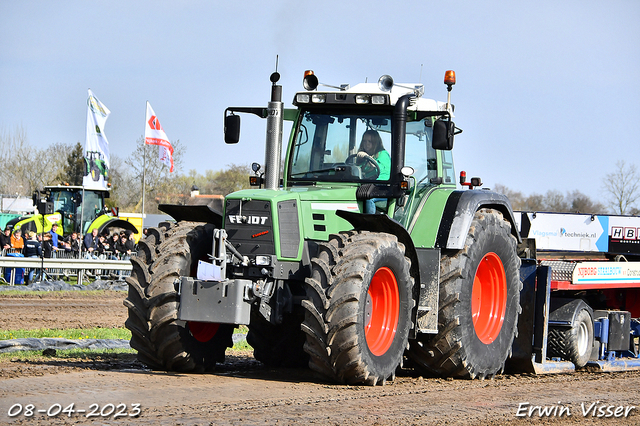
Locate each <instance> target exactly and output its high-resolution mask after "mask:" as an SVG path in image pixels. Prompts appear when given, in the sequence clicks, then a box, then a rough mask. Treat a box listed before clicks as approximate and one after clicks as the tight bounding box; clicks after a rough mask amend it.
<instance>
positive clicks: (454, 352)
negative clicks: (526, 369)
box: [407, 209, 522, 379]
mask: <svg viewBox="0 0 640 426" xmlns="http://www.w3.org/2000/svg"><path fill="white" fill-rule="evenodd" d="M516 245H517V244H516V239H515V237H514V236H513V235H512V234H511V226H510V224H509V222H507V221H506V220H505V219H504V218H503V216H502V214H501V213H500V212H498V211H496V210H492V209H481V210H479V211H477V212H476V214H475V216H474V219H473V221H472V222H471V226H470V229H469V233H468V235H467V238H466V241H465V247H464V248H463V249H462V250H460V251H458V252H456V253H453V254H451V255H444V256H442V259H441V262H440V302H439V314H438V330H439V332H438V334H436V335H428V334H421V335H419V336H418V338H417V339H416V340H414V341H412V342H411V347H410V350H409V351H408V353H407V355H408V356H409V358H410V359H411V360H412V361H413V362H414V364H415V365H416V366H417V367H418V368H419V369H422V370H424V371H426V372H427V373H430V374H435V375H438V376H445V377H449V376H451V377H459V378H470V379H474V378H479V379H484V378H490V377H493V376H494V375H496V374H498V373H500V372H502V370H503V369H504V363H505V361H506V359H507V358H508V357H509V356H510V355H511V345H512V343H513V339H514V337H515V334H516V330H517V322H518V315H519V313H520V311H521V308H520V290H521V288H522V283H521V282H520V277H519V269H520V259H519V258H518V256H517V252H516Z"/></svg>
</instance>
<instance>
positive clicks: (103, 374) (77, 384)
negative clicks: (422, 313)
mask: <svg viewBox="0 0 640 426" xmlns="http://www.w3.org/2000/svg"><path fill="white" fill-rule="evenodd" d="M113 293H114V294H100V295H96V296H88V295H75V294H74V295H72V296H67V298H66V297H64V296H61V295H41V296H36V295H30V296H29V297H0V311H1V312H2V321H4V322H3V323H2V324H4V325H3V326H2V328H4V329H7V327H8V325H7V324H10V325H11V326H12V327H14V326H15V328H41V327H48V326H51V325H49V324H50V323H51V321H50V320H52V319H54V322H55V321H59V322H60V324H63V325H65V324H68V326H75V325H73V324H84V326H85V327H89V326H92V327H93V326H101V325H100V324H105V325H103V326H110V327H113V326H122V324H123V323H124V320H125V319H126V309H124V307H123V306H122V299H124V294H123V293H117V292H113ZM22 302H24V304H23V305H22V309H21V308H20V306H21V303H22ZM91 307H93V308H94V309H91ZM38 309H42V311H41V312H34V310H36V311H37V310H38ZM96 311H97V312H96ZM5 312H11V317H12V318H10V319H7V318H6V316H5ZM65 312H66V314H65ZM23 317H24V318H25V319H24V323H23V324H21V323H20V318H23ZM38 318H40V320H38ZM118 321H120V322H119V323H118ZM60 324H58V327H60V326H61V325H60ZM106 324H110V325H106ZM65 326H67V325H65ZM597 401H600V402H597ZM71 403H74V409H75V410H82V409H89V410H90V409H91V405H92V404H97V408H98V414H97V416H96V417H94V418H87V413H78V412H76V413H74V414H73V415H72V416H71V417H65V416H63V415H62V414H59V415H57V416H48V415H47V413H46V410H48V409H51V410H52V411H51V412H55V410H56V409H57V406H56V404H61V407H67V406H68V405H69V404H71ZM525 403H529V405H523V404H525ZM593 403H596V406H595V408H596V409H597V408H599V407H600V406H604V408H603V413H604V414H605V415H606V414H607V412H606V408H607V407H608V406H613V408H612V409H611V412H612V413H615V409H616V408H617V407H618V406H621V407H623V412H624V410H625V409H629V411H628V415H627V416H626V417H625V416H621V417H619V418H606V417H602V418H598V417H593V416H591V415H590V414H591V412H590V413H589V415H587V416H586V417H585V416H584V415H583V407H584V409H587V408H589V407H590V406H591V405H592V404H593ZM16 404H20V405H21V406H22V407H23V409H24V407H26V406H27V405H28V404H33V405H34V406H35V410H36V412H35V413H34V414H33V416H30V417H27V416H25V415H24V413H21V414H19V415H15V416H13V417H9V416H8V413H9V410H10V409H11V408H12V407H13V410H14V413H15V412H16V410H17V409H18V407H19V406H18V405H16ZM108 404H114V407H116V406H118V405H119V404H125V405H121V406H120V408H121V412H122V413H123V414H131V413H132V412H133V411H132V410H133V406H132V404H140V410H141V412H140V414H139V416H138V417H135V418H129V417H118V418H116V419H114V416H113V414H112V415H104V416H102V415H100V413H99V411H100V410H102V411H103V413H108V412H109V411H110V409H111V407H110V406H109V405H108ZM535 406H538V407H541V408H540V409H546V410H548V413H549V414H548V415H543V416H542V417H540V415H539V412H540V411H539V409H536V408H533V410H534V411H533V413H532V415H531V417H529V416H528V414H529V410H530V409H532V407H535ZM519 407H520V409H521V411H520V413H521V414H522V413H525V416H518V415H517V414H518V409H519ZM554 407H557V408H554ZM630 407H636V408H630ZM95 408H96V406H94V407H93V409H95ZM39 409H42V410H45V411H44V412H42V413H38V412H37V410H39ZM554 409H555V412H554ZM536 410H538V411H536ZM558 413H562V414H563V415H562V416H558V415H557V414H558ZM567 413H570V414H571V415H570V416H567ZM554 414H555V415H554ZM595 414H596V416H597V414H598V412H597V411H596V413H595ZM94 421H95V422H96V423H98V424H149V425H156V424H166V425H173V424H216V425H217V424H242V425H247V424H249V425H252V424H256V425H257V424H260V425H264V424H308V423H313V424H329V425H413V424H424V425H436V424H438V425H441V424H453V425H457V424H460V425H502V424H606V425H610V424H611V425H612V424H615V425H619V424H621V425H637V424H640V372H631V373H608V374H603V373H587V372H578V373H574V374H568V375H553V376H537V377H536V376H529V375H506V376H498V377H497V378H495V379H494V380H485V381H479V380H473V381H472V380H443V379H434V378H423V377H421V376H418V375H417V374H416V373H415V372H413V371H412V370H411V369H406V370H403V371H402V372H401V373H400V374H399V375H398V377H397V378H396V380H395V381H394V382H392V383H389V384H387V385H386V386H377V387H368V386H344V385H334V384H331V383H326V382H323V381H322V380H321V379H318V378H317V377H316V376H315V375H314V374H313V372H311V371H310V370H308V369H270V368H266V367H264V366H263V365H262V364H260V363H258V362H257V361H255V360H254V359H253V357H252V356H251V355H250V354H249V353H234V354H232V355H228V356H227V362H226V363H225V364H223V365H220V366H218V367H217V368H216V371H214V372H213V373H209V374H174V373H165V372H154V371H150V370H148V369H146V368H145V367H144V366H143V365H142V364H140V363H139V362H138V361H137V360H136V359H135V356H134V355H130V354H124V355H118V356H114V355H105V356H102V357H99V358H96V359H92V360H88V359H69V358H56V357H53V358H41V359H39V360H34V361H29V362H26V361H21V360H20V359H19V358H18V357H16V358H13V359H10V360H7V361H5V362H2V363H0V424H29V425H44V424H89V423H91V422H94Z"/></svg>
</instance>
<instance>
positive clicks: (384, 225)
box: [336, 210, 419, 278]
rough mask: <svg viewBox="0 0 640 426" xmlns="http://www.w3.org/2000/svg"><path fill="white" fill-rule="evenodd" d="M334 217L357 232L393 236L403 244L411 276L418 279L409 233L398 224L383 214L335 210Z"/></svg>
mask: <svg viewBox="0 0 640 426" xmlns="http://www.w3.org/2000/svg"><path fill="white" fill-rule="evenodd" d="M336 216H338V217H341V218H342V219H344V220H346V221H347V222H349V223H350V224H351V226H353V228H354V229H356V230H359V231H371V232H384V233H386V234H392V235H395V236H396V238H398V241H399V242H401V243H402V244H404V247H405V256H407V257H408V258H409V259H411V275H412V276H413V277H415V278H418V277H419V273H418V270H419V269H418V267H419V262H418V255H417V253H416V247H415V245H414V244H413V240H412V239H411V235H409V232H408V231H407V230H406V229H405V228H404V227H403V226H402V225H400V224H399V223H398V222H396V221H395V220H393V219H391V218H390V217H389V216H387V215H385V214H363V213H355V212H350V211H346V210H337V211H336Z"/></svg>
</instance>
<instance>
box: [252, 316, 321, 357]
mask: <svg viewBox="0 0 640 426" xmlns="http://www.w3.org/2000/svg"><path fill="white" fill-rule="evenodd" d="M301 322H302V320H301V319H300V318H298V316H296V315H295V314H285V315H284V320H283V322H282V324H271V323H270V322H269V321H267V320H266V319H264V317H263V316H262V314H260V313H259V312H258V311H256V310H252V311H251V324H249V333H247V343H248V344H249V345H250V346H251V347H252V348H253V357H254V358H255V359H257V360H258V361H260V362H262V363H263V364H264V365H266V366H268V367H287V368H297V367H306V366H307V365H308V364H309V356H308V355H307V353H306V352H305V351H304V350H303V346H304V342H305V334H304V333H303V332H302V331H301V330H300V323H301Z"/></svg>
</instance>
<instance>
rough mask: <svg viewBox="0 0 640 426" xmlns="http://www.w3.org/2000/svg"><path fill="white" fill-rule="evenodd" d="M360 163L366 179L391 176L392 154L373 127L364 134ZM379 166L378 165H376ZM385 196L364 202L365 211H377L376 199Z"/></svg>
mask: <svg viewBox="0 0 640 426" xmlns="http://www.w3.org/2000/svg"><path fill="white" fill-rule="evenodd" d="M357 157H358V164H361V163H364V164H362V166H361V168H362V176H363V178H364V179H376V180H388V179H389V177H390V176H391V156H390V155H389V153H388V152H387V151H386V150H385V149H384V146H383V145H382V138H381V137H380V134H379V133H378V132H377V131H376V130H373V129H370V130H367V131H366V132H364V134H363V135H362V142H360V147H359V148H358V154H357ZM376 166H377V167H376ZM382 200H384V198H373V199H370V200H366V201H365V203H364V208H365V211H364V212H365V213H367V214H374V213H375V212H376V206H375V202H376V201H382Z"/></svg>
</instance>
